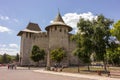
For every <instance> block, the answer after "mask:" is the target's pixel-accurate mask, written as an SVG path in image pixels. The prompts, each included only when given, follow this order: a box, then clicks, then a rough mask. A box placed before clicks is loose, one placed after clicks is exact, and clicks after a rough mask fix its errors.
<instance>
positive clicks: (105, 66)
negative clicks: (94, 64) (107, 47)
mask: <svg viewBox="0 0 120 80" xmlns="http://www.w3.org/2000/svg"><path fill="white" fill-rule="evenodd" d="M103 63H104V70H105V71H107V65H106V61H105V60H104V62H103Z"/></svg>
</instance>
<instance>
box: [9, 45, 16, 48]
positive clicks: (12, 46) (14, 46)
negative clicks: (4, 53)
mask: <svg viewBox="0 0 120 80" xmlns="http://www.w3.org/2000/svg"><path fill="white" fill-rule="evenodd" d="M9 47H10V48H18V45H17V44H9Z"/></svg>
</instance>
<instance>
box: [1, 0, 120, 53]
mask: <svg viewBox="0 0 120 80" xmlns="http://www.w3.org/2000/svg"><path fill="white" fill-rule="evenodd" d="M58 8H59V10H60V13H61V15H62V17H63V19H64V20H66V21H65V22H66V24H68V25H70V26H72V27H73V28H74V29H76V23H77V21H78V19H79V16H82V17H83V18H88V19H91V18H95V17H96V15H97V14H103V15H104V16H106V17H107V18H110V19H112V20H114V21H117V20H120V0H0V54H3V53H8V54H11V55H15V54H16V53H19V50H20V48H19V47H20V37H18V36H16V35H17V33H18V32H19V31H20V30H23V29H24V28H25V27H26V26H27V24H28V23H29V22H34V23H38V24H39V26H40V27H41V28H42V30H43V31H45V30H44V28H45V27H46V26H47V25H49V24H50V21H52V20H53V19H54V18H55V16H56V15H57V13H58ZM74 32H75V31H73V33H74Z"/></svg>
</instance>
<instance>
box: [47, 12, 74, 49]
mask: <svg viewBox="0 0 120 80" xmlns="http://www.w3.org/2000/svg"><path fill="white" fill-rule="evenodd" d="M45 29H46V30H47V32H48V35H49V48H50V49H55V48H64V49H65V50H66V51H68V40H69V35H68V32H70V31H71V30H72V28H71V27H70V26H68V25H66V24H65V23H64V21H63V19H62V17H61V15H60V13H59V12H58V15H57V16H56V18H55V19H54V21H53V22H52V24H51V25H49V26H47V27H46V28H45Z"/></svg>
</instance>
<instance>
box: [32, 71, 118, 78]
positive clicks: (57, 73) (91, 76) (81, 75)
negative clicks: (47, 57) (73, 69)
mask: <svg viewBox="0 0 120 80" xmlns="http://www.w3.org/2000/svg"><path fill="white" fill-rule="evenodd" d="M33 71H34V72H40V73H47V74H55V75H62V76H71V77H78V78H89V79H93V80H120V79H118V78H110V77H104V76H97V75H85V74H77V73H66V72H53V71H46V70H43V69H40V70H33Z"/></svg>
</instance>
